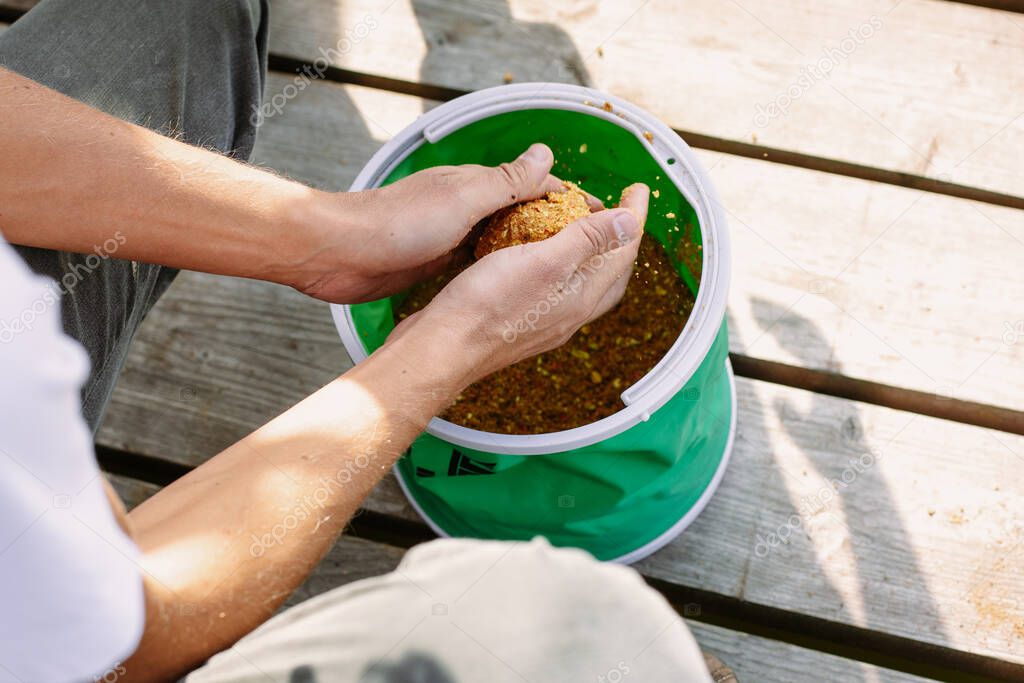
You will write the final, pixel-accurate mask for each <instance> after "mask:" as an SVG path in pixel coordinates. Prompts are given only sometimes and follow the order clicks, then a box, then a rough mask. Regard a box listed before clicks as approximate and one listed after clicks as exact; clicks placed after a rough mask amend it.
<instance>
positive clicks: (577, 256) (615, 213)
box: [537, 209, 641, 267]
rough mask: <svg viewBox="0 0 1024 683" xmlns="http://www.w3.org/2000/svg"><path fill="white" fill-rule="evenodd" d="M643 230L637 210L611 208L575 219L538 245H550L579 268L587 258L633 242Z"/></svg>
mask: <svg viewBox="0 0 1024 683" xmlns="http://www.w3.org/2000/svg"><path fill="white" fill-rule="evenodd" d="M640 233H641V226H640V221H639V220H638V219H637V216H636V213H634V212H633V211H632V210H630V209H608V210H606V211H598V212H597V213H592V214H590V215H589V216H586V217H584V218H580V219H579V220H575V221H573V222H572V223H570V224H569V225H567V226H565V228H564V229H563V230H562V231H561V232H559V233H558V234H557V235H554V236H553V237H549V238H548V239H546V240H544V241H542V242H538V243H537V244H547V245H550V248H551V249H552V250H553V251H558V252H559V253H561V254H562V258H564V259H565V260H566V261H568V262H570V263H571V264H572V265H573V266H574V267H578V266H580V265H581V264H583V263H584V262H585V261H587V259H590V258H593V257H594V256H600V255H602V254H606V253H608V252H610V251H614V250H615V249H618V248H619V247H623V246H625V245H627V244H630V243H632V242H633V241H634V240H636V239H637V238H638V237H639V236H640Z"/></svg>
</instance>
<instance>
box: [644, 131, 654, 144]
mask: <svg viewBox="0 0 1024 683" xmlns="http://www.w3.org/2000/svg"><path fill="white" fill-rule="evenodd" d="M644 137H645V138H647V142H651V143H653V142H654V134H653V133H652V132H651V131H649V130H645V131H644Z"/></svg>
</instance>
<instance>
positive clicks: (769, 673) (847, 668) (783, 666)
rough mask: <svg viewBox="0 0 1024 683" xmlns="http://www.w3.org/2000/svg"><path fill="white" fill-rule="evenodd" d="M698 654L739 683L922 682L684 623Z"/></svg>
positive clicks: (782, 645) (848, 661) (822, 654)
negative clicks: (721, 664) (713, 661)
mask: <svg viewBox="0 0 1024 683" xmlns="http://www.w3.org/2000/svg"><path fill="white" fill-rule="evenodd" d="M687 624H688V625H689V626H690V630H691V631H693V635H694V637H695V638H696V639H697V643H699V644H700V647H701V650H703V651H704V652H709V653H711V654H714V655H715V656H716V657H718V658H719V659H720V660H722V662H724V663H725V664H727V665H728V666H730V667H731V668H732V669H733V671H734V672H735V673H736V678H737V680H739V681H740V682H741V683H747V681H751V682H754V681H756V682H758V683H802V682H804V681H806V683H820V681H829V682H830V683H860V682H862V681H872V683H875V682H877V683H917V682H923V681H925V680H926V679H924V678H919V677H917V676H912V675H910V674H905V673H901V672H899V671H892V670H889V669H882V668H879V667H877V666H872V665H871V664H865V663H863V662H855V661H853V660H850V659H844V658H842V657H835V656H833V655H829V654H825V653H823V652H816V651H814V650H808V649H805V648H802V647H797V646H795V645H789V644H787V643H780V642H779V641H777V640H768V639H767V638H761V637H758V636H754V635H750V634H749V633H737V632H736V631H730V630H728V629H724V628H721V627H718V626H712V625H711V624H702V623H700V622H697V621H690V620H688V621H687Z"/></svg>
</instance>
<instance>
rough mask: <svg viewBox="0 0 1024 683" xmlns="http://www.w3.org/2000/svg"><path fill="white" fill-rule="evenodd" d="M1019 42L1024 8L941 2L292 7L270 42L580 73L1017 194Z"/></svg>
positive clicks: (493, 71) (699, 111) (722, 122)
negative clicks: (771, 110)
mask: <svg viewBox="0 0 1024 683" xmlns="http://www.w3.org/2000/svg"><path fill="white" fill-rule="evenodd" d="M851 32H853V34H854V35H858V32H859V36H860V37H859V38H856V39H855V38H852V37H851ZM865 36H866V37H865ZM1022 42H1024V19H1022V18H1021V17H1020V16H1019V15H1018V14H1014V13H1010V12H1001V11H998V10H993V9H984V8H979V7H971V6H967V5H962V4H958V3H951V2H935V1H933V0H903V1H902V2H897V3H894V2H891V1H890V0H867V1H866V2H865V1H859V0H843V1H841V2H830V3H817V2H810V1H809V0H786V1H785V2H773V1H772V0H747V1H746V2H743V3H721V2H715V1H714V0H698V1H696V2H688V3H685V4H683V3H676V2H672V1H671V0H650V1H649V2H648V1H646V0H631V1H630V2H620V3H600V4H599V5H598V4H594V5H586V4H583V5H576V6H564V5H560V4H552V3H545V2H541V1H540V0H509V1H507V2H506V1H502V0H492V1H491V2H487V3H480V2H470V1H468V0H464V1H462V2H448V1H441V0H413V1H406V0H403V1H400V2H393V1H392V0H358V1H354V0H345V2H341V0H334V1H332V2H320V1H314V0H278V2H276V3H275V5H274V12H273V14H272V23H271V47H272V50H273V51H274V52H276V53H280V54H286V55H290V56H293V57H297V58H300V59H303V60H307V61H312V60H314V59H316V58H318V57H321V56H326V57H328V58H329V59H330V60H331V62H332V63H333V64H334V65H335V66H338V67H342V68H345V69H350V70H354V71H357V72H362V73H366V74H371V75H377V76H382V77H387V78H397V79H402V80H405V81H411V82H417V83H425V84H431V85H440V86H445V87H449V88H457V89H464V90H473V89H478V88H483V87H488V86H493V85H498V84H500V83H502V82H503V80H504V78H505V76H506V75H510V76H512V77H513V78H514V79H515V80H516V81H520V82H524V81H562V82H566V81H567V82H576V83H583V84H588V85H591V86H593V87H595V88H597V89H600V90H604V91H606V92H610V93H613V94H616V95H619V96H622V97H625V98H626V99H629V100H632V101H633V102H635V103H637V104H640V105H641V106H643V107H645V108H647V109H648V110H650V111H651V112H653V113H654V114H655V115H657V116H658V117H660V118H661V119H663V120H664V121H666V122H667V123H668V124H669V125H671V126H673V127H675V128H677V129H683V130H688V131H695V132H697V133H699V134H702V135H708V136H713V137H714V138H717V139H718V140H721V141H724V142H732V143H735V144H744V143H751V142H752V143H756V144H759V145H762V146H765V147H769V148H778V149H781V150H786V151H794V152H799V153H803V154H806V155H813V156H817V157H827V158H830V159H836V160H841V161H846V162H853V163H856V164H864V165H867V166H873V167H878V168H882V169H887V170H892V171H900V172H903V173H907V174H914V175H919V176H925V177H928V178H933V179H939V180H950V181H952V182H955V183H962V184H965V185H970V186H974V187H979V188H986V189H991V190H996V191H1000V192H1005V193H1009V194H1012V195H1015V196H1017V197H1020V196H1021V194H1022V192H1021V187H1022V182H1021V180H1022V175H1021V168H1020V164H1019V160H1018V158H1017V157H1018V153H1019V150H1020V149H1021V148H1022V146H1024V61H1022V60H1021V59H1020V50H1021V45H1022ZM808 67H814V68H813V69H809V68H808ZM667 70H668V71H667ZM787 93H791V94H790V95H789V96H788V97H787ZM793 95H795V97H792V96H793ZM772 103H776V104H779V105H780V111H781V112H782V113H780V114H777V115H775V116H770V115H768V114H765V115H764V116H758V112H760V111H765V110H767V108H768V107H769V106H770V105H772ZM758 107H761V109H759V108H758Z"/></svg>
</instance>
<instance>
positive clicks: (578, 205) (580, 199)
mask: <svg viewBox="0 0 1024 683" xmlns="http://www.w3.org/2000/svg"><path fill="white" fill-rule="evenodd" d="M589 215H590V207H589V206H588V205H587V195H586V194H585V193H584V192H583V190H581V189H580V188H579V187H578V186H576V185H574V184H572V183H565V192H548V193H547V195H545V196H544V197H542V198H541V199H534V200H532V201H529V202H523V203H521V204H514V205H513V206H509V207H507V208H504V209H501V210H500V211H497V212H496V213H495V214H494V215H492V216H491V217H490V219H488V221H487V225H486V227H484V231H483V234H482V235H481V236H480V241H479V242H477V244H476V249H475V250H474V252H473V254H474V256H476V257H477V258H478V259H479V258H483V257H484V256H486V255H487V254H490V253H491V252H492V251H496V250H498V249H503V248H505V247H512V246H515V245H517V244H526V243H527V242H537V241H539V240H543V239H547V238H548V237H551V236H552V235H555V234H556V233H558V232H560V231H561V230H562V228H564V227H565V226H567V225H569V223H572V222H573V221H574V220H576V219H577V218H583V217H584V216H589Z"/></svg>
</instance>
